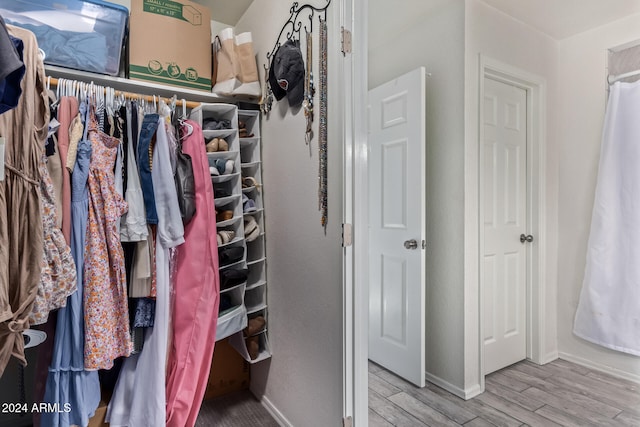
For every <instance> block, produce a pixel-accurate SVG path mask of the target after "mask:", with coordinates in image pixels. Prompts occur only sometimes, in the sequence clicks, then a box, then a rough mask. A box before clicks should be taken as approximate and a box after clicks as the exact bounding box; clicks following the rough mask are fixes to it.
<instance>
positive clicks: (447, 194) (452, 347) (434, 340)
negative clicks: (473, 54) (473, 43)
mask: <svg viewBox="0 0 640 427" xmlns="http://www.w3.org/2000/svg"><path fill="white" fill-rule="evenodd" d="M405 3H409V4H405ZM369 10H370V14H369V15H370V22H369V42H370V45H369V82H370V84H369V86H370V87H376V86H378V85H380V84H382V83H384V82H386V81H389V80H391V79H393V78H395V77H398V76H400V75H402V74H404V73H407V72H409V71H411V70H413V69H415V68H417V67H419V66H425V68H426V70H427V72H429V73H431V76H430V77H428V78H427V82H426V83H427V117H426V123H427V135H426V156H427V159H426V173H427V181H426V194H425V197H426V206H427V230H426V241H427V251H426V260H427V266H426V269H427V283H426V288H427V295H426V299H427V301H426V369H427V373H428V377H429V378H430V379H431V380H432V381H436V382H439V383H440V384H442V385H444V386H447V388H449V389H450V390H457V389H460V388H461V387H462V385H463V375H462V374H463V370H462V366H463V359H462V357H463V348H462V330H463V323H462V320H463V318H464V315H463V304H462V302H463V289H462V284H463V264H462V262H463V257H464V253H463V249H464V248H463V200H464V187H463V178H464V163H463V160H464V156H463V154H464V152H463V149H464V127H463V125H462V123H463V120H464V115H463V114H464V108H463V103H464V92H463V87H464V28H463V26H464V3H463V1H462V0H456V1H451V0H430V1H421V0H411V1H407V2H403V6H402V8H393V9H392V12H390V9H389V3H388V2H385V1H381V0H375V1H374V0H372V1H370V2H369Z"/></svg>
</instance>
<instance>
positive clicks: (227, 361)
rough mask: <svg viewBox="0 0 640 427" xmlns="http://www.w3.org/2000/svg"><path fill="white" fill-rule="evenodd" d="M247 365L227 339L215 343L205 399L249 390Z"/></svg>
mask: <svg viewBox="0 0 640 427" xmlns="http://www.w3.org/2000/svg"><path fill="white" fill-rule="evenodd" d="M249 380H250V376H249V363H248V362H247V361H246V360H244V359H243V358H242V356H240V354H238V352H237V351H236V350H235V349H234V348H233V347H231V344H229V339H228V338H227V339H224V340H220V341H218V342H216V347H215V349H214V351H213V362H212V364H211V372H210V373H209V383H208V384H207V390H206V392H205V395H204V398H205V399H212V398H214V397H219V396H223V395H225V394H228V393H231V392H234V391H239V390H245V389H248V388H249Z"/></svg>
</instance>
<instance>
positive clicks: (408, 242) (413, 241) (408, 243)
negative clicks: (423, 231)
mask: <svg viewBox="0 0 640 427" xmlns="http://www.w3.org/2000/svg"><path fill="white" fill-rule="evenodd" d="M404 247H405V248H406V249H417V248H418V242H416V239H411V240H405V241H404Z"/></svg>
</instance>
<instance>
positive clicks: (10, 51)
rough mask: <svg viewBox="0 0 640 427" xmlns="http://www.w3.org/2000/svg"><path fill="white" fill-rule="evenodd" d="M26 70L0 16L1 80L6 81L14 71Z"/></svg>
mask: <svg viewBox="0 0 640 427" xmlns="http://www.w3.org/2000/svg"><path fill="white" fill-rule="evenodd" d="M21 67H22V68H24V63H23V62H22V60H21V59H20V55H19V54H18V51H17V50H16V47H15V46H14V44H13V42H12V41H11V38H10V37H9V33H8V32H7V27H6V25H5V23H4V20H3V19H2V16H0V80H4V79H6V78H7V76H9V75H10V74H11V73H13V72H14V71H16V70H18V69H20V68H21Z"/></svg>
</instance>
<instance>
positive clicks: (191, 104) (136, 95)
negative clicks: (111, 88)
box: [47, 77, 201, 109]
mask: <svg viewBox="0 0 640 427" xmlns="http://www.w3.org/2000/svg"><path fill="white" fill-rule="evenodd" d="M65 80H70V79H65ZM78 81H79V80H78ZM83 83H86V82H83ZM47 85H50V86H58V79H56V78H55V77H47ZM94 86H96V87H102V88H103V89H104V86H102V85H97V84H96V85H94ZM115 95H116V96H120V95H123V96H124V97H125V98H127V99H144V100H146V101H147V102H153V100H154V97H153V95H142V94H139V93H133V92H126V91H122V90H116V91H115ZM155 99H156V101H159V100H161V99H162V100H164V101H165V102H166V103H167V104H168V103H169V102H170V101H171V100H170V99H169V98H166V97H160V96H156V97H155ZM185 103H186V106H187V108H190V109H193V108H196V107H199V106H200V105H201V103H200V102H195V101H186V102H185ZM176 105H180V106H181V105H182V100H180V99H179V100H177V101H176Z"/></svg>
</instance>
